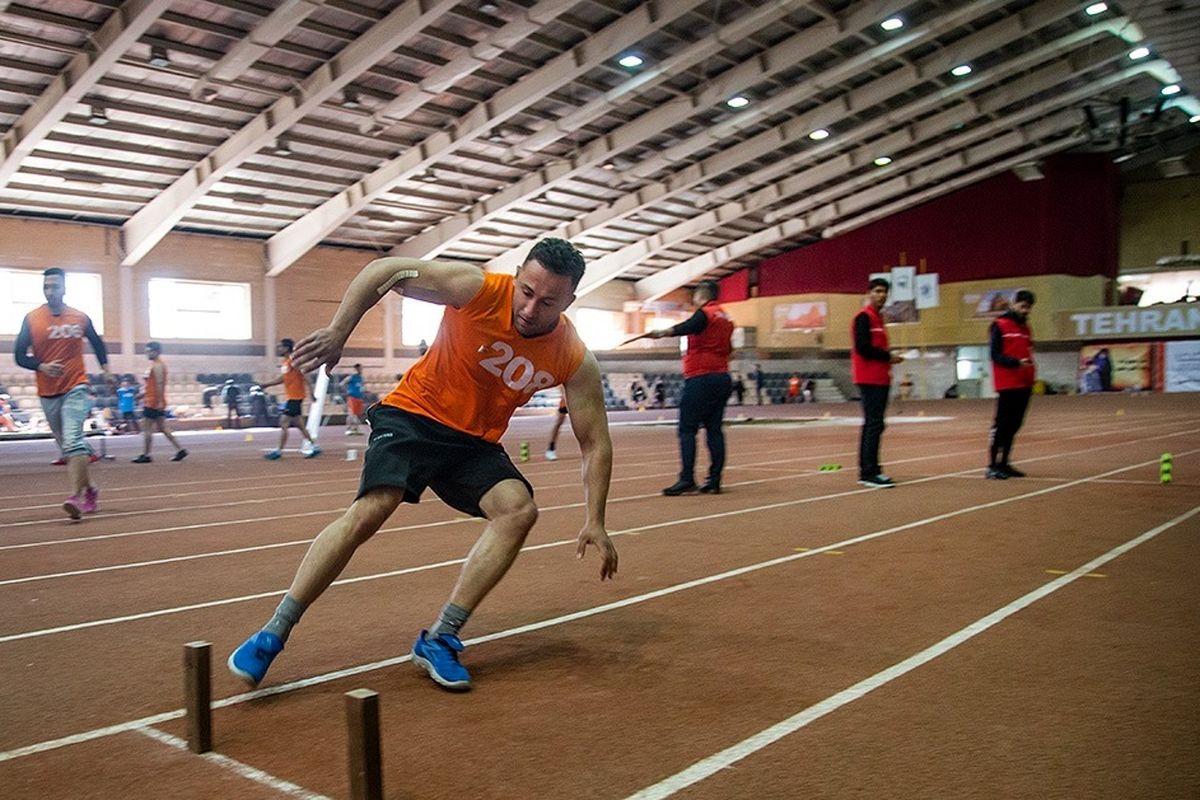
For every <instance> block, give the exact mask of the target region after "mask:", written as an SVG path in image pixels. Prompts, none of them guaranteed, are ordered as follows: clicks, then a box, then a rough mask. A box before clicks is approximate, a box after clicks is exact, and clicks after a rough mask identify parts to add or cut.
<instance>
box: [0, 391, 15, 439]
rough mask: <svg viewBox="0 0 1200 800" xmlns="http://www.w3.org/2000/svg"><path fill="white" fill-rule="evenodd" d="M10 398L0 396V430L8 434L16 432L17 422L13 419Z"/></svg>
mask: <svg viewBox="0 0 1200 800" xmlns="http://www.w3.org/2000/svg"><path fill="white" fill-rule="evenodd" d="M12 410H13V409H12V397H10V396H9V395H7V394H0V430H3V431H8V432H9V433H11V432H13V431H15V430H17V421H16V420H15V419H13V413H12Z"/></svg>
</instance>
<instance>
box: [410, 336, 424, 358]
mask: <svg viewBox="0 0 1200 800" xmlns="http://www.w3.org/2000/svg"><path fill="white" fill-rule="evenodd" d="M409 341H412V340H411V339H409ZM427 352H429V343H428V342H426V341H425V340H424V339H422V340H421V341H419V342H417V355H419V356H423V355H425V354H426V353H427Z"/></svg>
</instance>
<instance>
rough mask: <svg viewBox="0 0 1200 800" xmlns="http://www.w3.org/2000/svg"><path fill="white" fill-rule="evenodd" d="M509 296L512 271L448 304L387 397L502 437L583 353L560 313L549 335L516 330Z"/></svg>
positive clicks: (484, 435) (474, 432)
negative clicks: (522, 409)
mask: <svg viewBox="0 0 1200 800" xmlns="http://www.w3.org/2000/svg"><path fill="white" fill-rule="evenodd" d="M512 297H513V276H512V275H503V274H499V273H487V274H486V275H484V277H483V286H482V287H481V288H480V290H479V292H478V293H477V294H476V295H475V297H473V298H471V302H469V303H467V304H466V305H465V306H463V307H462V308H458V309H456V308H453V307H452V306H447V307H446V312H445V314H444V315H443V316H442V325H441V327H440V328H438V333H437V337H436V338H435V339H434V340H433V344H432V345H430V346H429V351H428V352H427V353H426V354H425V355H424V357H422V358H421V360H420V361H418V362H417V363H416V364H414V365H413V367H412V369H410V370H409V371H408V372H406V373H405V374H404V380H403V381H401V382H400V384H399V385H398V386H397V387H396V388H395V389H393V390H392V392H391V394H389V395H388V396H387V397H385V398H384V399H383V403H384V404H385V405H389V406H394V407H396V408H400V409H403V410H405V411H410V412H412V413H414V414H420V415H421V416H423V417H429V418H430V419H433V420H436V421H437V422H440V423H442V424H443V425H445V426H447V427H449V428H453V429H454V430H457V431H461V432H463V433H466V434H469V435H471V436H478V437H479V438H481V439H484V440H486V441H489V442H498V441H500V437H501V436H503V435H504V431H505V430H507V429H508V422H509V420H510V419H511V418H512V415H513V412H514V411H516V410H517V408H518V407H519V406H522V405H524V404H525V403H526V402H528V400H529V398H530V397H531V396H532V395H533V393H534V392H536V391H538V390H540V389H548V388H550V387H551V386H557V385H558V384H560V383H563V382H564V381H566V380H567V379H568V378H570V377H571V376H572V375H574V374H575V370H577V369H579V365H580V364H581V363H583V356H584V353H585V352H586V348H585V347H584V345H583V341H582V340H581V339H580V338H579V334H577V333H576V332H575V326H574V325H572V324H571V321H570V320H569V319H567V318H566V316H560V317H559V320H558V325H556V326H555V327H554V330H552V331H550V333H547V334H543V335H541V336H536V337H533V338H526V337H524V336H522V335H521V334H519V333H518V332H517V331H516V329H515V328H514V327H513V322H512Z"/></svg>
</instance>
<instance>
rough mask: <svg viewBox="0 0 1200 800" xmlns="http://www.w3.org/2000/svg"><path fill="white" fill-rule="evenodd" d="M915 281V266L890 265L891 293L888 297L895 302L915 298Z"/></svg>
mask: <svg viewBox="0 0 1200 800" xmlns="http://www.w3.org/2000/svg"><path fill="white" fill-rule="evenodd" d="M916 283H917V268H916V267H892V293H891V296H890V297H889V298H888V299H889V300H891V301H892V302H895V303H903V302H904V301H906V300H914V299H916Z"/></svg>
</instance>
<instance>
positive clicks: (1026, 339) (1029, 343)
mask: <svg viewBox="0 0 1200 800" xmlns="http://www.w3.org/2000/svg"><path fill="white" fill-rule="evenodd" d="M992 324H993V325H995V326H996V327H997V328H999V329H1000V335H1001V336H1003V337H1004V346H1003V347H1002V348H1001V352H1003V353H1004V355H1006V356H1008V357H1009V358H1015V359H1017V360H1018V361H1020V360H1021V359H1022V358H1028V359H1029V360H1030V361H1032V360H1033V337H1032V336H1030V334H1029V325H1027V324H1022V323H1020V322H1017V321H1016V320H1015V319H1013V318H1012V317H1009V316H1003V317H1000V318H999V319H997V320H996V321H995V322H994V323H992ZM1036 377H1037V367H1036V366H1033V365H1030V366H1028V367H1004V366H1001V365H999V364H997V363H996V362H995V361H993V362H992V385H993V386H994V387H995V388H996V391H997V392H999V391H1001V390H1002V389H1028V388H1030V387H1032V386H1033V380H1034V378H1036Z"/></svg>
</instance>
